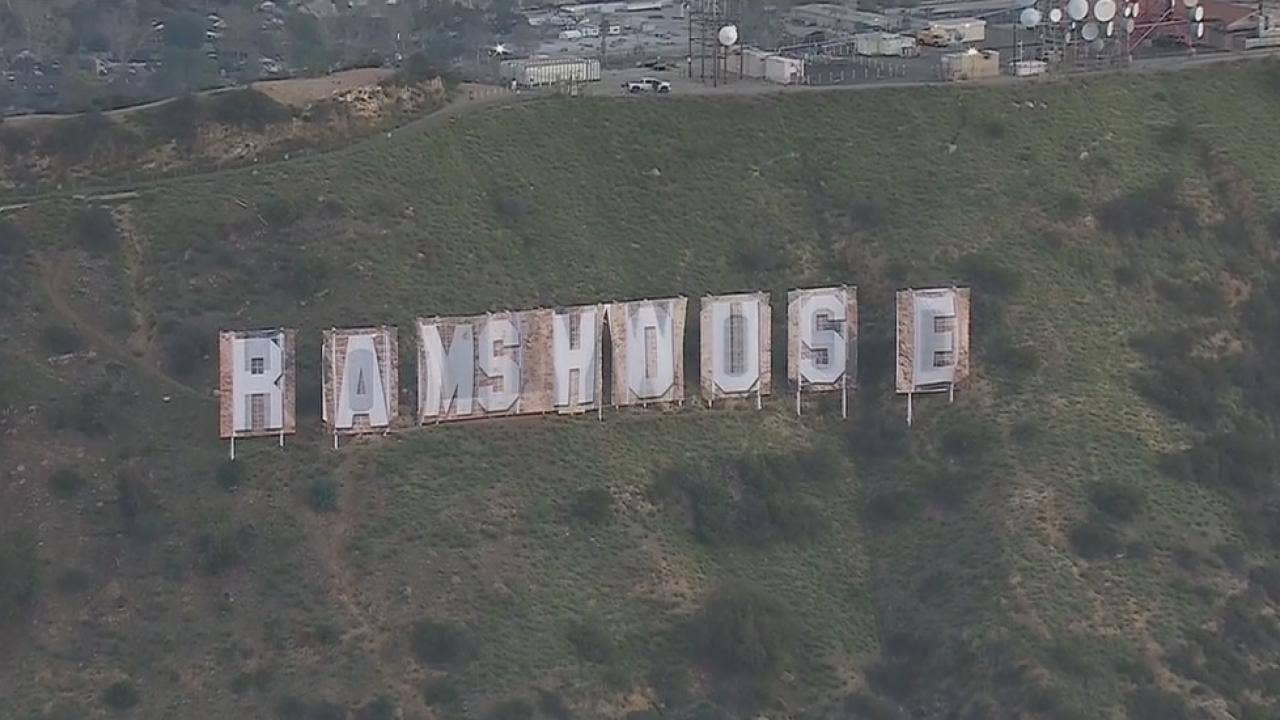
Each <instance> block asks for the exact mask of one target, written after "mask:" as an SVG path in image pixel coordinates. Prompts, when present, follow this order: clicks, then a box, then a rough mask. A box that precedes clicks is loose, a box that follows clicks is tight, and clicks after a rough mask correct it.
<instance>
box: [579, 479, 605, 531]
mask: <svg viewBox="0 0 1280 720" xmlns="http://www.w3.org/2000/svg"><path fill="white" fill-rule="evenodd" d="M572 512H573V516H574V517H576V518H578V519H579V520H582V521H584V522H589V523H593V524H596V525H599V524H601V523H604V522H606V521H608V520H609V519H610V518H612V517H613V496H612V495H610V494H609V491H608V490H606V489H604V488H602V487H589V488H584V489H582V490H579V491H578V492H577V493H575V494H574V497H573V506H572Z"/></svg>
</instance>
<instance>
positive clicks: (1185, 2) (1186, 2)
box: [1182, 0, 1200, 10]
mask: <svg viewBox="0 0 1280 720" xmlns="http://www.w3.org/2000/svg"><path fill="white" fill-rule="evenodd" d="M1199 4H1200V0H1182V7H1184V8H1186V9H1188V10H1190V9H1191V8H1193V7H1195V6H1197V5H1199Z"/></svg>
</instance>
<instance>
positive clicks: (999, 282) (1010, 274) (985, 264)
mask: <svg viewBox="0 0 1280 720" xmlns="http://www.w3.org/2000/svg"><path fill="white" fill-rule="evenodd" d="M956 274H957V275H958V276H959V277H960V279H961V281H962V282H963V283H964V284H968V285H971V286H972V287H973V288H974V290H975V291H976V292H979V293H988V294H992V295H997V296H1000V297H1007V296H1009V295H1012V294H1014V293H1016V292H1017V291H1018V290H1019V289H1021V287H1022V277H1021V276H1020V275H1018V272H1017V270H1015V269H1014V268H1013V267H1012V266H1010V265H1009V264H1008V263H1006V262H1005V261H1004V260H1002V259H1000V257H999V256H998V255H996V254H995V253H994V252H990V251H984V252H974V253H968V254H966V255H963V256H961V258H960V259H959V260H958V261H956Z"/></svg>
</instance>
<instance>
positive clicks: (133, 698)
mask: <svg viewBox="0 0 1280 720" xmlns="http://www.w3.org/2000/svg"><path fill="white" fill-rule="evenodd" d="M141 700H142V697H141V696H140V695H139V694H138V688H137V686H135V685H134V684H133V683H131V682H129V681H128V680H118V681H116V682H113V683H111V684H110V685H108V686H107V687H106V689H105V690H103V691H102V703H103V704H104V705H106V706H107V707H109V708H111V709H112V710H128V709H129V708H132V707H133V706H135V705H137V704H138V702H139V701H141Z"/></svg>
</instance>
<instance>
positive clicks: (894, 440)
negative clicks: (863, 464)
mask: <svg viewBox="0 0 1280 720" xmlns="http://www.w3.org/2000/svg"><path fill="white" fill-rule="evenodd" d="M854 413H855V415H854V418H855V419H854V422H852V423H850V424H849V434H848V440H849V448H850V449H851V450H852V451H853V453H854V455H856V456H857V457H858V458H860V459H863V460H876V459H881V458H896V457H901V456H902V455H905V454H906V453H907V452H909V451H910V435H908V434H907V425H906V423H905V422H903V421H902V419H901V418H899V417H894V416H893V415H890V413H889V412H888V411H887V410H876V409H856V410H854Z"/></svg>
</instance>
